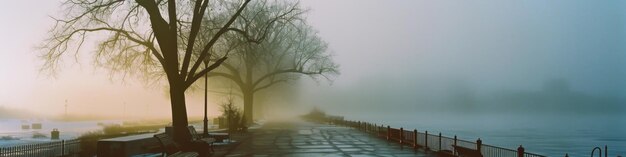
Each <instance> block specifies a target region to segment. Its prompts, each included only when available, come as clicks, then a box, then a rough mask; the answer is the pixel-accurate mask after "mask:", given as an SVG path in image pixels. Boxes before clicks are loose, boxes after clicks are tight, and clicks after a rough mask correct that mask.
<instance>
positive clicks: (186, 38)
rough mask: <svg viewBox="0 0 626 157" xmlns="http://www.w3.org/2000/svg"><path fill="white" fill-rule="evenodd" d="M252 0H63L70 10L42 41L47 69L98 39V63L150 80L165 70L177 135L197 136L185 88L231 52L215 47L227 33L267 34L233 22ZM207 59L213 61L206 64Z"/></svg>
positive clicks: (244, 35) (252, 39)
mask: <svg viewBox="0 0 626 157" xmlns="http://www.w3.org/2000/svg"><path fill="white" fill-rule="evenodd" d="M249 2H250V0H242V1H240V2H232V1H211V2H209V0H189V1H176V0H134V1H132V0H126V1H125V0H67V1H65V2H64V3H63V5H62V6H63V8H64V9H65V10H64V14H63V15H62V17H61V18H54V19H55V20H56V25H55V26H54V27H53V28H52V29H51V31H50V32H51V33H50V37H49V38H48V39H47V40H46V41H45V44H44V45H43V46H42V48H43V50H44V51H43V54H42V55H41V57H42V58H43V59H44V60H45V64H44V69H45V70H47V71H51V72H54V71H56V70H57V69H58V62H60V61H61V60H62V58H63V57H62V56H64V55H65V54H66V53H72V52H73V53H74V55H78V52H79V51H80V50H81V47H82V45H83V43H84V42H91V41H92V40H98V41H97V42H96V43H97V44H98V46H97V48H96V50H95V52H94V55H93V56H94V58H95V61H96V63H95V64H96V65H100V66H104V67H106V68H108V69H110V70H111V71H112V72H115V73H123V74H131V75H132V74H139V75H141V76H144V78H145V79H147V80H154V79H159V78H161V77H163V76H165V78H166V79H167V82H168V85H169V95H170V100H171V108H172V123H173V127H174V139H175V140H176V141H179V142H183V143H186V142H187V141H189V140H190V139H191V136H190V134H189V132H188V131H187V128H186V127H187V125H188V121H187V111H186V105H185V91H186V90H187V89H188V88H189V87H190V86H191V85H192V84H193V83H194V82H195V81H196V80H198V79H199V78H200V77H202V76H204V75H205V74H207V73H208V72H210V71H212V70H214V69H215V68H217V67H218V66H220V65H221V64H222V63H223V62H224V61H225V60H226V59H227V55H226V54H227V53H221V55H218V54H217V53H215V52H214V51H215V50H214V49H215V47H219V45H220V44H219V43H223V42H227V41H225V40H224V39H223V38H222V36H223V35H225V34H238V35H242V38H245V39H246V40H247V41H248V42H260V41H261V40H262V39H261V38H255V37H254V36H253V35H249V34H248V33H249V32H246V31H244V30H245V29H243V28H237V27H236V26H234V25H232V24H233V23H235V22H236V21H237V19H238V18H239V16H240V15H241V14H242V13H243V12H244V9H245V8H246V6H247V5H248V3H249ZM232 6H236V7H232ZM209 15H211V16H209ZM200 32H202V33H200ZM91 37H93V38H91ZM197 41H205V42H197ZM203 62H204V63H205V64H207V66H204V67H202V66H201V64H202V63H203Z"/></svg>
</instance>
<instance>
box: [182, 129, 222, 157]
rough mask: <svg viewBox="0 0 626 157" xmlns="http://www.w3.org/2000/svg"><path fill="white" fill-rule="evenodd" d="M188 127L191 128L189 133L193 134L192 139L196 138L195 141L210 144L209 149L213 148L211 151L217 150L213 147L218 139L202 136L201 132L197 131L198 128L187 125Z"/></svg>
mask: <svg viewBox="0 0 626 157" xmlns="http://www.w3.org/2000/svg"><path fill="white" fill-rule="evenodd" d="M187 129H189V133H190V134H191V138H192V140H194V141H202V142H204V143H206V144H208V146H209V150H211V152H214V151H215V150H214V149H213V143H215V141H217V140H216V139H215V138H212V137H202V136H200V134H198V132H197V131H196V128H195V127H193V126H187Z"/></svg>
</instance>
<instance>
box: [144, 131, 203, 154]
mask: <svg viewBox="0 0 626 157" xmlns="http://www.w3.org/2000/svg"><path fill="white" fill-rule="evenodd" d="M154 138H156V139H157V140H158V141H159V143H160V144H161V148H162V149H163V156H168V157H197V156H199V155H200V154H198V153H196V152H183V151H181V149H180V146H179V145H178V144H176V143H175V142H174V140H172V138H171V137H170V136H168V135H167V134H166V133H160V134H155V135H154Z"/></svg>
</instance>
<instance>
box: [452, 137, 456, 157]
mask: <svg viewBox="0 0 626 157" xmlns="http://www.w3.org/2000/svg"><path fill="white" fill-rule="evenodd" d="M454 146H456V135H454ZM452 149H454V152H452V153H453V154H454V155H456V147H452Z"/></svg>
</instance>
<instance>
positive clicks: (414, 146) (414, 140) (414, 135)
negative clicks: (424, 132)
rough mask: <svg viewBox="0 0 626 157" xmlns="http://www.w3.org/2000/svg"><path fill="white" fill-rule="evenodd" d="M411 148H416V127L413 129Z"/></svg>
mask: <svg viewBox="0 0 626 157" xmlns="http://www.w3.org/2000/svg"><path fill="white" fill-rule="evenodd" d="M413 149H417V129H413Z"/></svg>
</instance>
